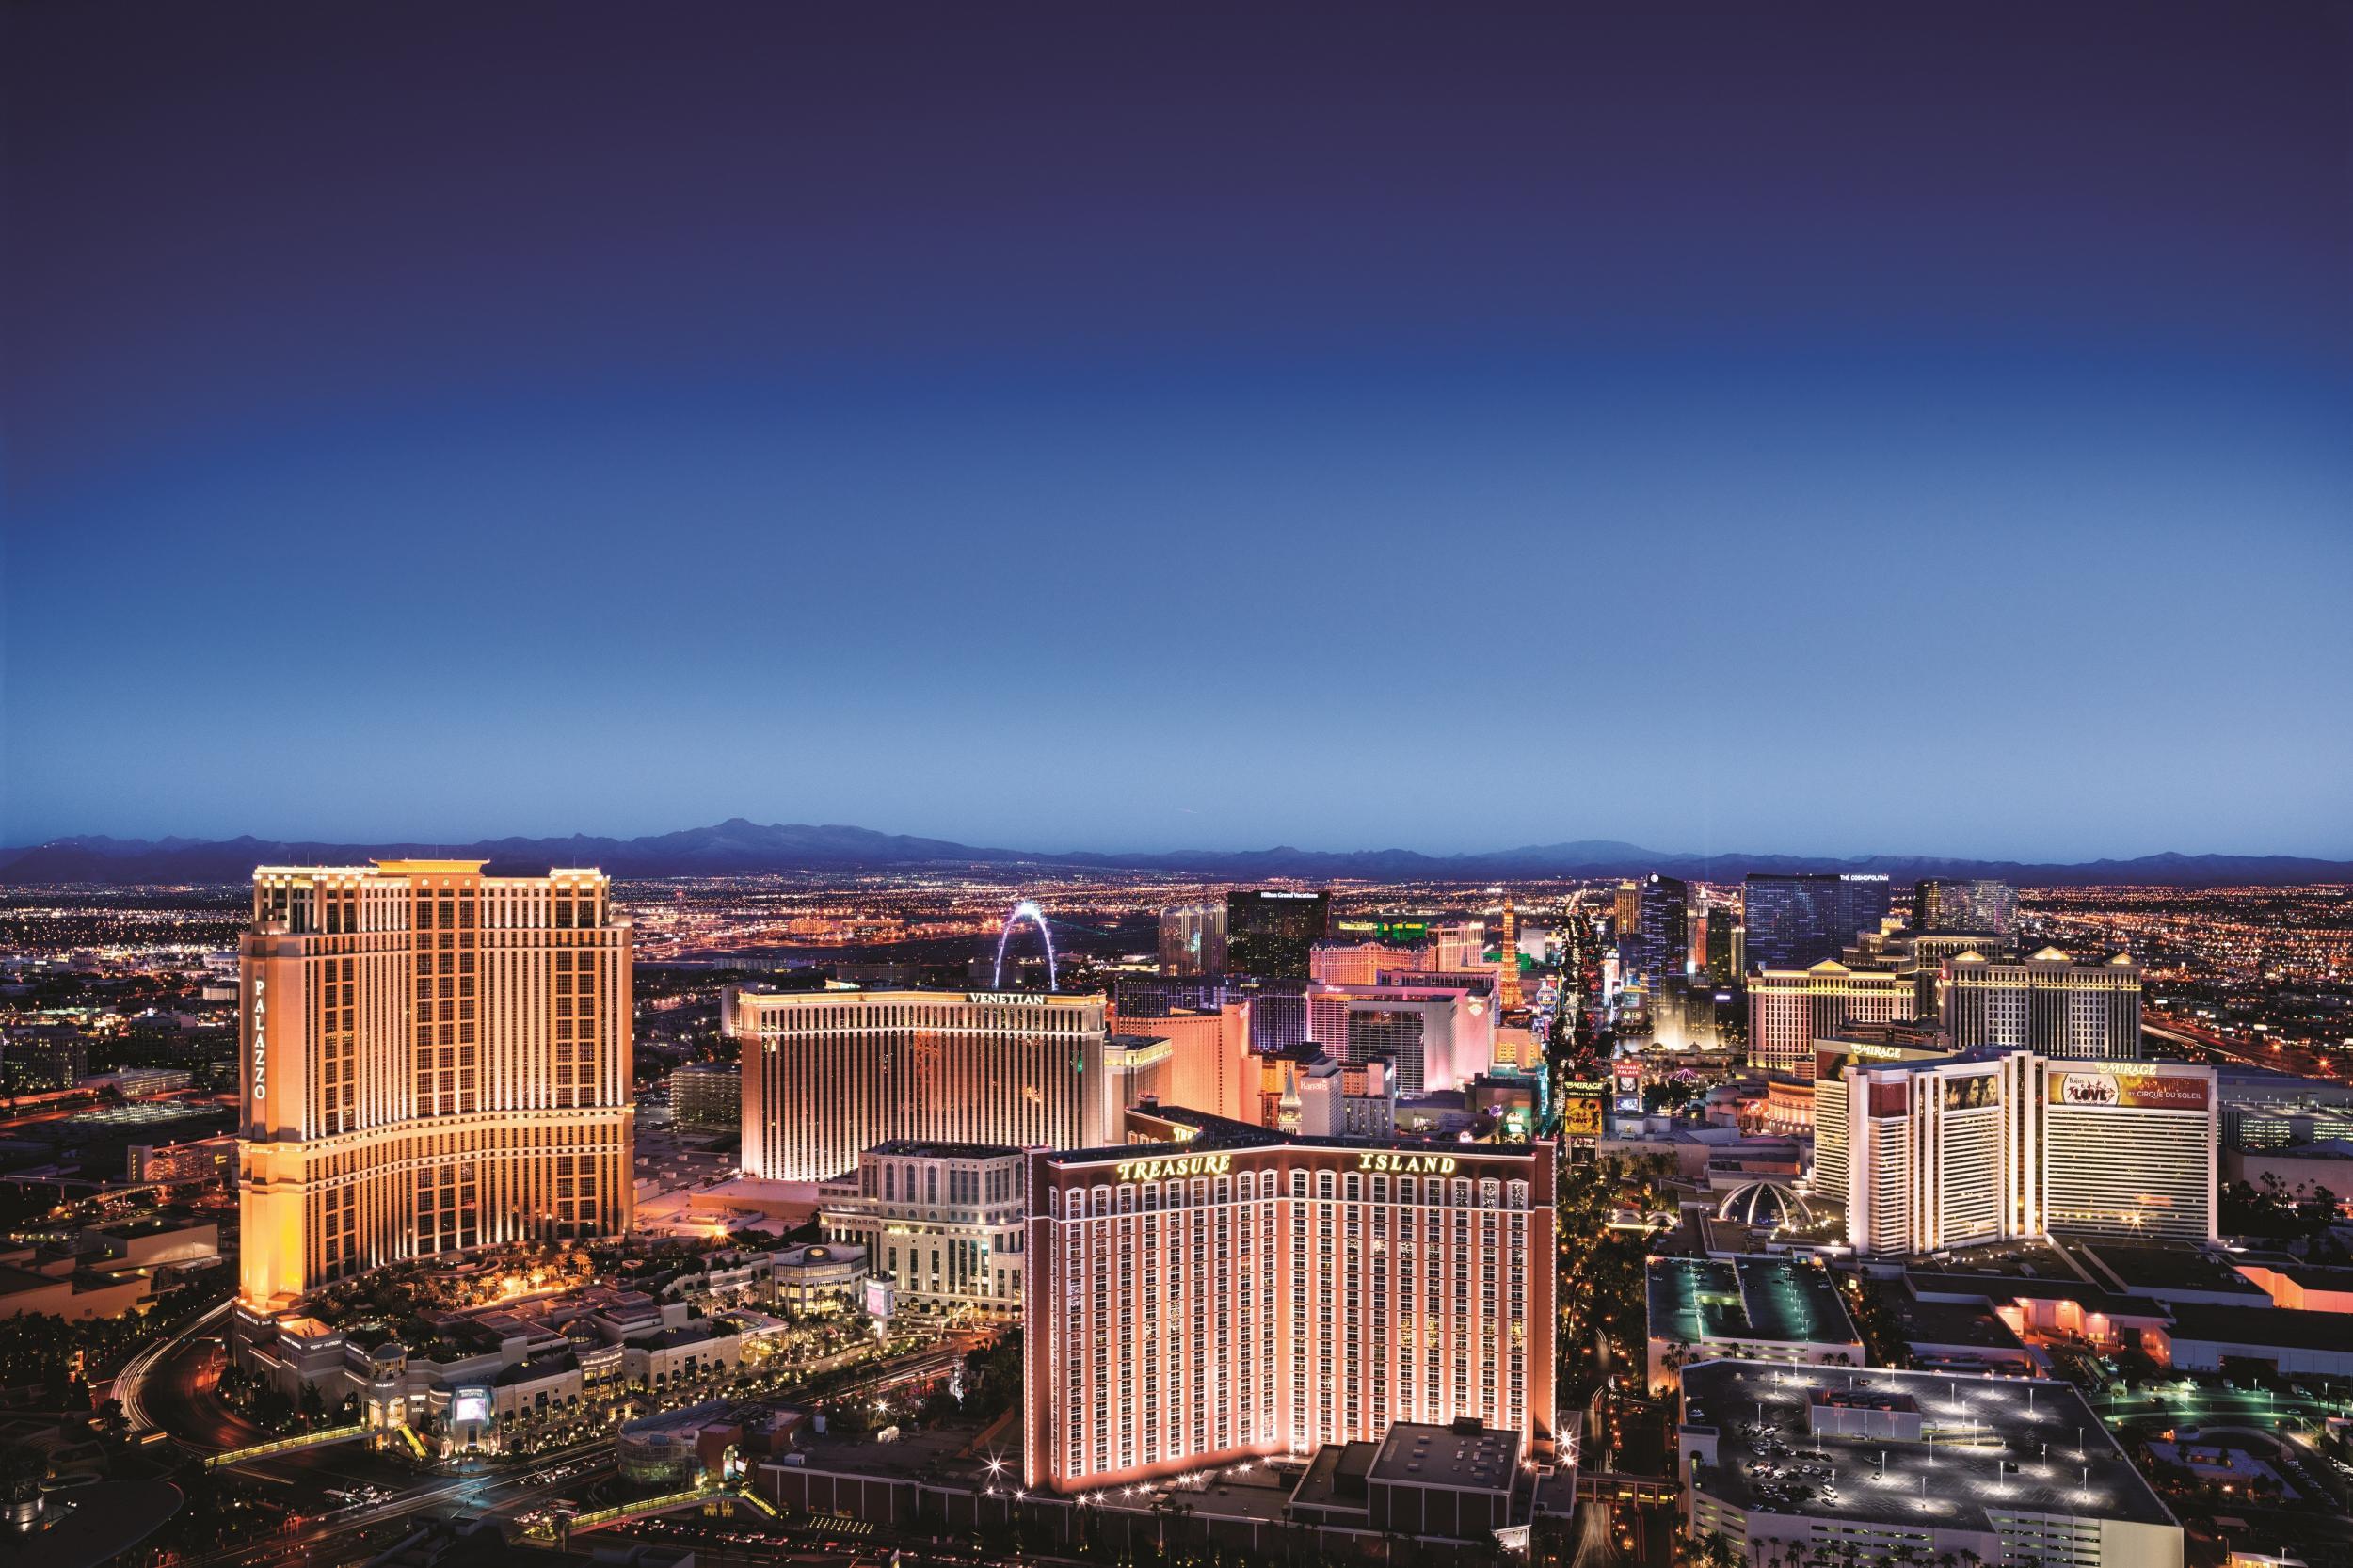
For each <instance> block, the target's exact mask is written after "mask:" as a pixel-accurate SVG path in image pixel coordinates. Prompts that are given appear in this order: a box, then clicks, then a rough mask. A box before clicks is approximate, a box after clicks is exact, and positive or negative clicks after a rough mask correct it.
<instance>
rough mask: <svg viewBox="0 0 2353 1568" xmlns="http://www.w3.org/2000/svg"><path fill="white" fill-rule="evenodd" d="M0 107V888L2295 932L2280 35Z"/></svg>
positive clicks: (2350, 293)
mask: <svg viewBox="0 0 2353 1568" xmlns="http://www.w3.org/2000/svg"><path fill="white" fill-rule="evenodd" d="M0 56H5V58H6V59H7V61H8V64H7V65H6V66H5V67H4V68H0V69H5V70H6V71H7V72H8V76H9V77H10V80H8V83H7V96H8V111H7V112H8V124H7V127H6V129H7V136H8V148H7V159H8V191H7V211H6V215H5V216H6V222H7V238H6V245H7V257H6V263H7V272H6V278H5V284H4V286H0V312H5V315H4V319H0V329H4V330H5V333H6V336H5V340H0V383H4V385H0V396H4V398H5V401H4V402H0V419H5V440H6V449H5V455H4V456H5V462H6V472H5V481H6V487H7V488H6V497H5V499H6V507H7V511H6V516H5V555H0V573H5V594H4V596H0V610H4V611H5V616H6V620H5V647H4V649H0V651H4V652H5V659H6V664H5V674H4V679H0V700H4V701H5V708H4V709H0V720H5V730H6V734H5V751H4V752H0V766H4V767H5V777H4V778H0V783H5V794H4V795H0V842H5V843H9V844H21V843H27V842H34V841H38V840H41V839H44V838H48V837H54V836H58V835H63V834H70V833H111V834H117V835H124V836H129V835H142V836H160V835H164V834H184V835H191V836H200V837H229V836H232V835H235V834H239V833H253V834H257V835H260V836H262V837H264V838H272V839H295V838H319V839H328V840H393V839H416V840H442V841H462V840H471V839H475V838H479V837H486V836H494V835H504V834H557V833H570V832H574V831H580V832H588V833H610V834H618V835H624V836H626V835H632V834H638V833H647V832H660V831H664V830H668V829H672V828H679V827H685V826H690V825H695V824H702V823H708V822H713V821H717V820H719V819H721V818H725V817H728V816H733V815H744V816H747V817H751V818H754V819H756V820H759V821H762V822H768V821H793V822H811V823H825V822H834V823H854V824H862V825H865V826H869V827H874V828H879V829H883V830H886V831H892V832H907V833H918V834H925V835H932V836H937V837H943V838H952V839H959V840H965V841H968V842H975V843H986V844H997V845H1015V846H1022V847H1033V848H1040V849H1064V848H1089V849H1161V848H1174V847H1218V848H1247V847H1257V846H1262V845H1266V844H1272V843H1276V842H1289V843H1294V844H1299V845H1302V846H1305V847H1311V848H1327V849H1350V848H1369V847H1385V846H1390V845H1397V846H1403V847H1407V848H1413V849H1420V850H1425V851H1430V852H1433V853H1444V852H1459V851H1477V850H1485V849H1496V848H1502V847H1506V846H1511V845H1517V844H1527V843H1539V842H1550V841H1555V840H1572V839H1583V838H1609V839H1623V840H1631V841H1634V842H1637V843H1642V844H1647V845H1651V846H1653V847H1656V848H1659V849H1662V850H1672V851H1687V850H1688V851H1703V852H1727V851H1739V852H1753V853H1766V852H1783V853H1791V854H1839V855H1856V854H1865V853H1919V854H1947V855H1959V856H2014V857H2020V858H2033V859H2068V860H2073V859H2084V858H2090V857H2094V856H2104V855H2118V856H2131V855H2140V854H2147V853H2151V852H2154V851H2159V850H2168V849H2174V850H2181V851H2185V852H2191V853H2196V852H2205V851H2215V852H2230V853H2249V854H2253V853H2272V852H2280V853H2297V854H2311V855H2325V856H2349V857H2353V22H2348V12H2347V11H2346V9H2345V8H2343V7H2341V6H2334V5H2320V4H2313V5H2295V4H2266V5H2262V6H2227V5H2221V4H2212V5H2205V6H2199V7H2189V8H2171V7H2165V6H2145V5H2130V6H2126V5H2115V6H2108V5H2090V6H2073V5H2071V6H2060V7H2051V6H2024V5H2022V6H2013V7H2003V6H1973V7H1966V8H1963V7H1949V8H1935V9H1933V10H1930V9H1929V8H1888V7H1885V6H1858V7H1827V6H1789V7H1769V8H1768V7H1755V6H1749V5H1742V6H1733V7H1729V8H1688V7H1676V6H1660V7H1651V6H1611V7H1602V8H1591V9H1587V8H1575V7H1535V6H1529V7H1513V8H1482V7H1465V6H1455V5H1449V6H1437V7H1421V8H1412V9H1396V10H1392V9H1387V8H1361V7H1354V6H1351V7H1345V8H1340V7H1333V8H1305V7H1268V6H1262V5H1257V6H1247V7H1238V8H1201V7H1184V8H1149V9H1146V8H1133V7H1124V6H1090V7H1074V8H1063V7H1046V6H1004V7H1000V6H987V7H979V6H968V5H959V6H951V7H944V8H907V7H896V6H874V7H867V6H849V5H828V6H813V5H809V6H800V5H757V6H741V7H734V6H724V5H714V4H697V5H695V6H690V7H680V8H670V7H651V6H643V5H637V6H628V7H617V8H604V7H597V6H584V5H579V4H563V5H550V6H545V7H533V6H523V5H510V4H501V5H497V6H490V7H478V6H472V5H465V6H435V5H417V4H404V5H381V6H374V5H336V6H326V7H321V6H288V7H282V8H279V7H250V6H241V5H233V4H232V5H215V4H208V5H203V6H188V5H165V6H152V7H138V6H112V5H109V6H73V5H61V4H52V5H46V6H38V5H36V6H21V7H17V8H12V9H11V11H10V12H9V15H8V23H7V35H6V38H5V39H4V40H0Z"/></svg>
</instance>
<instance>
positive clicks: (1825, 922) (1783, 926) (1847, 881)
mask: <svg viewBox="0 0 2353 1568" xmlns="http://www.w3.org/2000/svg"><path fill="white" fill-rule="evenodd" d="M1886 918H1887V878H1886V877H1885V876H1882V875H1876V874H1866V873H1860V872H1839V873H1829V874H1821V875H1811V874H1809V875H1796V876H1775V875H1768V874H1765V873H1762V872H1752V873H1751V874H1750V875H1749V876H1748V877H1747V878H1746V879H1745V880H1744V881H1743V882H1742V884H1741V888H1740V924H1741V927H1742V929H1743V930H1745V931H1746V932H1747V934H1748V935H1747V936H1746V937H1745V938H1744V940H1745V941H1746V943H1747V945H1748V961H1749V962H1750V963H1751V964H1753V965H1754V966H1755V967H1757V968H1763V969H1802V968H1810V967H1811V966H1813V965H1816V964H1818V963H1820V962H1821V961H1822V960H1823V959H1825V958H1836V957H1837V956H1838V955H1839V954H1840V953H1841V952H1845V951H1846V950H1847V947H1848V945H1849V943H1851V942H1852V941H1854V939H1855V938H1856V937H1857V936H1861V935H1862V934H1863V933H1864V932H1866V931H1877V930H1878V929H1879V928H1880V921H1881V920H1885V919H1886Z"/></svg>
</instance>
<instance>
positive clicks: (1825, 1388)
mask: <svg viewBox="0 0 2353 1568" xmlns="http://www.w3.org/2000/svg"><path fill="white" fill-rule="evenodd" d="M1681 1452H1682V1455H1683V1462H1684V1464H1685V1465H1686V1467H1687V1468H1686V1474H1685V1479H1686V1480H1687V1481H1688V1482H1689V1485H1688V1487H1687V1490H1686V1508H1687V1510H1688V1513H1687V1518H1688V1521H1689V1525H1690V1528H1692V1529H1693V1531H1694V1532H1696V1533H1701V1534H1705V1532H1707V1531H1711V1530H1721V1532H1722V1533H1723V1534H1724V1535H1725V1536H1727V1537H1728V1538H1729V1539H1730V1540H1731V1541H1732V1542H1733V1543H1734V1544H1736V1546H1745V1545H1763V1544H1767V1543H1801V1544H1812V1543H1816V1542H1820V1541H1823V1540H1833V1541H1837V1542H1839V1543H1842V1544H1844V1543H1847V1542H1852V1543H1853V1544H1855V1545H1856V1546H1857V1547H1858V1549H1860V1550H1861V1551H1862V1552H1863V1553H1864V1554H1865V1556H1866V1557H1869V1556H1876V1555H1879V1554H1881V1553H1890V1554H1892V1553H1895V1552H1897V1550H1899V1549H1901V1548H1905V1547H1910V1548H1912V1549H1913V1550H1914V1551H1917V1552H1922V1553H1926V1554H1928V1555H1929V1556H1931V1557H1934V1556H1940V1555H1943V1554H1945V1553H1948V1552H1949V1553H1953V1554H1955V1555H1959V1554H1961V1553H1963V1552H1970V1551H1974V1552H1976V1553H1977V1555H1978V1556H1979V1558H1981V1559H1982V1560H1985V1561H1988V1562H2004V1561H2009V1562H2015V1561H2019V1560H2025V1559H2028V1558H2035V1559H2040V1560H2044V1561H2052V1560H2073V1561H2075V1562H2078V1563H2105V1564H2127V1563H2129V1564H2132V1565H2134V1568H2143V1565H2145V1568H2178V1565H2179V1564H2180V1563H2181V1561H2182V1550H2183V1540H2182V1531H2181V1527H2180V1525H2179V1523H2178V1522H2177V1521H2176V1520H2175V1519H2174V1517H2173V1515H2172V1514H2171V1513H2170V1512H2168V1511H2167V1509H2166V1506H2165V1504H2164V1503H2163V1502H2162V1501H2161V1500H2160V1499H2159V1498H2158V1497H2157V1496H2156V1494H2155V1493H2154V1492H2153V1491H2152V1490H2151V1489H2150V1487H2149V1483H2148V1482H2147V1481H2146V1480H2143V1479H2142V1478H2141V1476H2140V1474H2139V1472H2138V1471H2137V1470H2136V1469H2134V1467H2133V1464H2132V1462H2131V1461H2130V1460H2129V1459H2128V1458H2126V1457H2125V1455H2124V1453H2123V1451H2122V1450H2121V1449H2120V1448H2118V1447H2117V1446H2116V1444H2115V1442H2114V1440H2113V1439H2112V1438H2111V1437H2110V1436H2109V1434H2108V1432H2107V1429H2106V1428H2105V1426H2104V1425H2103V1424H2102V1422H2101V1420H2100V1418H2099V1417H2098V1416H2096V1415H2094V1414H2093V1413H2092V1411H2091V1409H2090V1407H2089V1405H2087V1404H2086V1403H2085V1402H2084V1399H2083V1396H2082V1395H2081V1394H2079V1393H2078V1392H2076V1390H2075V1389H2074V1388H2073V1386H2072V1385H2071V1384H2064V1383H2056V1382H2048V1381H2042V1380H2026V1379H2010V1378H1985V1377H1970V1376H1967V1375H1961V1374H1952V1373H1943V1372H1918V1371H1895V1370H1891V1369H1889V1368H1880V1367H1869V1368H1817V1367H1793V1366H1787V1365H1783V1364H1778V1363H1773V1362H1765V1361H1710V1362H1705V1363H1702V1364H1700V1365H1697V1366H1693V1367H1689V1368H1685V1370H1684V1373H1683V1426H1682V1432H1681ZM1744 1555H1745V1554H1744Z"/></svg>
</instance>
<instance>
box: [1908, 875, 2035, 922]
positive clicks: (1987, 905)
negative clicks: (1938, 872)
mask: <svg viewBox="0 0 2353 1568" xmlns="http://www.w3.org/2000/svg"><path fill="white" fill-rule="evenodd" d="M1912 912H1913V920H1912V923H1913V926H1914V927H1915V928H1916V929H1918V930H1921V931H1968V932H1980V933H1984V934H1986V935H1989V936H2009V929H2010V927H2011V926H2012V925H2014V924H2016V923H2017V920H2018V889H2017V888H2013V887H2011V886H2010V885H2009V883H2007V882H1993V881H1987V880H1984V879H1982V878H1980V879H1977V880H1971V881H1962V880H1960V879H1956V878H1949V877H1934V876H1932V877H1927V878H1924V879H1923V880H1922V881H1921V883H1920V886H1919V887H1918V888H1916V889H1915V890H1914V891H1913V901H1912Z"/></svg>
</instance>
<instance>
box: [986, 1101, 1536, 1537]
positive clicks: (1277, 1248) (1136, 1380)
mask: <svg viewBox="0 0 2353 1568" xmlns="http://www.w3.org/2000/svg"><path fill="white" fill-rule="evenodd" d="M1146 1119H1148V1118H1146ZM1137 1120H1138V1118H1135V1117H1130V1118H1129V1124H1128V1125H1130V1126H1133V1125H1135V1123H1136V1122H1137ZM1188 1130H1190V1129H1177V1131H1176V1132H1175V1137H1176V1138H1177V1139H1179V1140H1184V1139H1185V1138H1186V1134H1187V1131H1188ZM1165 1135H1166V1134H1163V1136H1165ZM1553 1160H1554V1151H1553V1149H1552V1146H1551V1145H1550V1144H1533V1145H1528V1146H1522V1147H1517V1148H1502V1147H1487V1146H1482V1147H1480V1148H1478V1149H1476V1150H1473V1149H1472V1148H1470V1147H1468V1146H1464V1145H1428V1144H1419V1145H1416V1144H1392V1143H1365V1142H1353V1141H1344V1140H1337V1139H1300V1138H1286V1137H1283V1136H1282V1135H1280V1134H1277V1133H1272V1132H1265V1131H1261V1130H1260V1129H1256V1128H1241V1127H1240V1126H1239V1125H1238V1124H1234V1123H1222V1124H1220V1123H1214V1122H1212V1123H1209V1124H1207V1129H1206V1130H1202V1131H1200V1132H1199V1133H1198V1134H1197V1136H1193V1138H1192V1139H1191V1140H1190V1141H1176V1142H1161V1143H1128V1144H1118V1145H1113V1146H1111V1147H1105V1148H1096V1149H1083V1150H1078V1151H1074V1152H1065V1153H1035V1154H1032V1156H1031V1160H1030V1176H1029V1189H1030V1192H1029V1214H1030V1218H1029V1235H1028V1238H1027V1243H1026V1244H1027V1249H1028V1252H1029V1258H1030V1267H1029V1269H1028V1271H1027V1272H1026V1274H1025V1275H1024V1280H1023V1284H1024V1289H1025V1297H1026V1300H1025V1302H1024V1314H1025V1325H1026V1326H1025V1331H1024V1338H1023V1342H1022V1353H1023V1355H1024V1357H1025V1358H1026V1368H1025V1370H1026V1377H1025V1380H1024V1386H1025V1394H1024V1398H1025V1400H1027V1410H1026V1412H1025V1415H1026V1420H1025V1423H1024V1426H1025V1432H1024V1448H1025V1452H1024V1470H1025V1473H1026V1477H1027V1481H1028V1484H1029V1485H1031V1486H1033V1487H1046V1488H1050V1489H1051V1490H1053V1491H1055V1492H1059V1493H1064V1494H1069V1493H1082V1492H1094V1491H1097V1490H1099V1489H1101V1488H1104V1487H1107V1486H1113V1485H1120V1484H1124V1483H1128V1482H1133V1481H1137V1480H1148V1479H1151V1478H1154V1477H1161V1476H1168V1475H1173V1474H1177V1473H1181V1472H1185V1471H1190V1470H1196V1469H1200V1468H1203V1467H1206V1466H1209V1465H1214V1464H1226V1463H1231V1462H1234V1461H1239V1460H1245V1459H1252V1458H1257V1457H1261V1456H1268V1455H1277V1454H1305V1453H1308V1452H1312V1451H1313V1450H1315V1449H1316V1448H1319V1447H1321V1445H1323V1444H1327V1443H1347V1442H1354V1441H1377V1440H1378V1439H1379V1438H1380V1437H1381V1436H1382V1435H1383V1433H1384V1432H1385V1431H1386V1430H1387V1429H1388V1428H1389V1427H1390V1426H1391V1425H1393V1424H1394V1423H1397V1422H1401V1421H1409V1422H1430V1423H1452V1422H1455V1421H1458V1420H1476V1421H1478V1422H1481V1423H1482V1424H1483V1425H1484V1426H1486V1427H1488V1428H1491V1429H1499V1430H1501V1431H1504V1432H1514V1433H1517V1434H1519V1436H1520V1437H1521V1438H1522V1439H1523V1441H1524V1443H1525V1445H1526V1447H1525V1448H1524V1449H1523V1451H1524V1452H1526V1453H1528V1454H1529V1456H1530V1457H1531V1458H1549V1457H1551V1455H1552V1452H1553V1429H1554V1414H1553V1366H1554V1363H1553V1324H1554V1321H1555V1305H1554V1294H1553V1290H1554V1278H1555V1270H1554V1267H1553V1257H1554V1251H1553V1249H1554V1240H1553V1237H1554V1223H1555V1221H1554V1210H1553V1196H1554V1194H1553V1169H1554V1166H1553Z"/></svg>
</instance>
